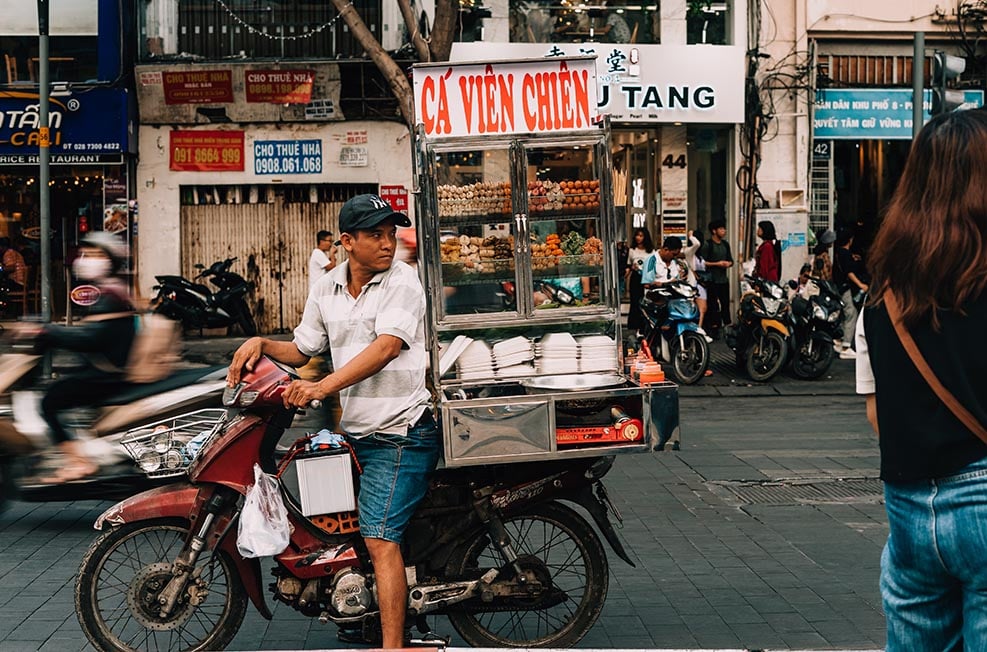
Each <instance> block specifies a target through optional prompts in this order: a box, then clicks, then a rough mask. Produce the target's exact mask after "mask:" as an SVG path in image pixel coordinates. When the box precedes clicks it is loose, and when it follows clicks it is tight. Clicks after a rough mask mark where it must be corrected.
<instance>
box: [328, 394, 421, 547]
mask: <svg viewBox="0 0 987 652" xmlns="http://www.w3.org/2000/svg"><path fill="white" fill-rule="evenodd" d="M348 439H349V442H350V444H352V446H353V451H354V452H355V453H356V459H357V460H358V461H359V462H360V466H362V467H363V473H362V474H361V475H360V495H359V497H358V498H357V509H358V513H359V517H360V534H361V535H362V536H363V537H364V538H365V539H383V540H385V541H391V542H393V543H401V541H402V539H403V537H404V530H405V528H407V527H408V522H409V521H410V520H411V517H412V516H414V514H415V509H416V508H417V507H418V503H420V502H421V499H422V498H424V497H425V492H426V491H427V490H428V476H429V474H431V472H432V471H434V470H435V466H436V464H438V462H439V449H440V443H439V441H440V440H439V426H438V424H437V423H436V422H435V419H434V418H432V413H431V412H430V411H427V410H426V412H425V415H424V416H423V417H422V418H421V419H419V421H418V423H417V424H415V425H414V426H412V427H411V428H408V436H407V437H402V436H401V435H386V434H381V433H375V434H372V435H368V436H366V437H360V438H359V439H357V438H355V437H350V438H348Z"/></svg>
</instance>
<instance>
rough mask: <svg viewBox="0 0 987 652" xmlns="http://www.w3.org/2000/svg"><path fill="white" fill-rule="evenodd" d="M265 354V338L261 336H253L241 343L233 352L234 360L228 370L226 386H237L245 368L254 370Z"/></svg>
mask: <svg viewBox="0 0 987 652" xmlns="http://www.w3.org/2000/svg"><path fill="white" fill-rule="evenodd" d="M263 354H264V340H263V339H261V338H259V337H251V338H250V339H249V340H247V341H246V342H244V343H243V344H241V345H240V348H238V349H237V350H236V353H234V354H233V362H231V363H230V368H229V370H228V371H227V372H226V386H227V387H236V385H237V383H239V382H240V378H241V376H242V375H243V370H244V369H246V370H247V371H253V370H254V365H255V364H257V361H258V360H260V357H261V355H263Z"/></svg>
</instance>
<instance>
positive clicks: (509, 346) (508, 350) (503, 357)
mask: <svg viewBox="0 0 987 652" xmlns="http://www.w3.org/2000/svg"><path fill="white" fill-rule="evenodd" d="M493 357H494V366H495V367H496V369H497V377H498V378H513V377H516V376H531V375H533V374H534V373H535V367H534V365H533V364H531V361H532V360H534V358H535V351H534V348H533V347H532V345H531V340H529V339H528V338H527V337H524V336H523V335H519V336H518V337H512V338H511V339H509V340H504V341H503V342H497V343H496V344H494V346H493Z"/></svg>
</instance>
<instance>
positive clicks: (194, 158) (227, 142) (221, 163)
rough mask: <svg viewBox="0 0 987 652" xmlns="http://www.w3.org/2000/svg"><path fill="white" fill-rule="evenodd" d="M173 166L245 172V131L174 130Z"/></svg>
mask: <svg viewBox="0 0 987 652" xmlns="http://www.w3.org/2000/svg"><path fill="white" fill-rule="evenodd" d="M169 152H170V154H169V159H170V161H169V166H168V167H169V169H171V170H177V171H180V172H181V171H185V172H242V171H243V131H172V132H171V142H170V145H169Z"/></svg>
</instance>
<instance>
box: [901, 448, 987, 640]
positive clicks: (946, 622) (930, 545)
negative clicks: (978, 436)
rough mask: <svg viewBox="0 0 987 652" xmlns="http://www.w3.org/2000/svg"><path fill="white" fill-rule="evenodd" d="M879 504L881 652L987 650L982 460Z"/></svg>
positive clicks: (986, 488)
mask: <svg viewBox="0 0 987 652" xmlns="http://www.w3.org/2000/svg"><path fill="white" fill-rule="evenodd" d="M884 499H885V504H886V507H887V512H888V522H889V524H890V532H889V534H888V541H887V544H886V545H885V546H884V554H882V555H881V596H882V599H883V601H884V612H885V615H886V618H887V634H888V642H887V652H903V651H906V650H907V651H909V652H910V651H912V650H922V651H929V652H932V651H938V650H962V649H964V648H965V649H966V650H978V651H979V650H987V458H985V459H982V460H979V461H977V462H974V463H973V464H970V465H969V466H967V467H965V468H964V469H962V471H961V472H960V473H957V474H956V475H953V476H950V477H947V478H940V479H938V480H929V481H924V482H916V483H910V484H885V486H884Z"/></svg>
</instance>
